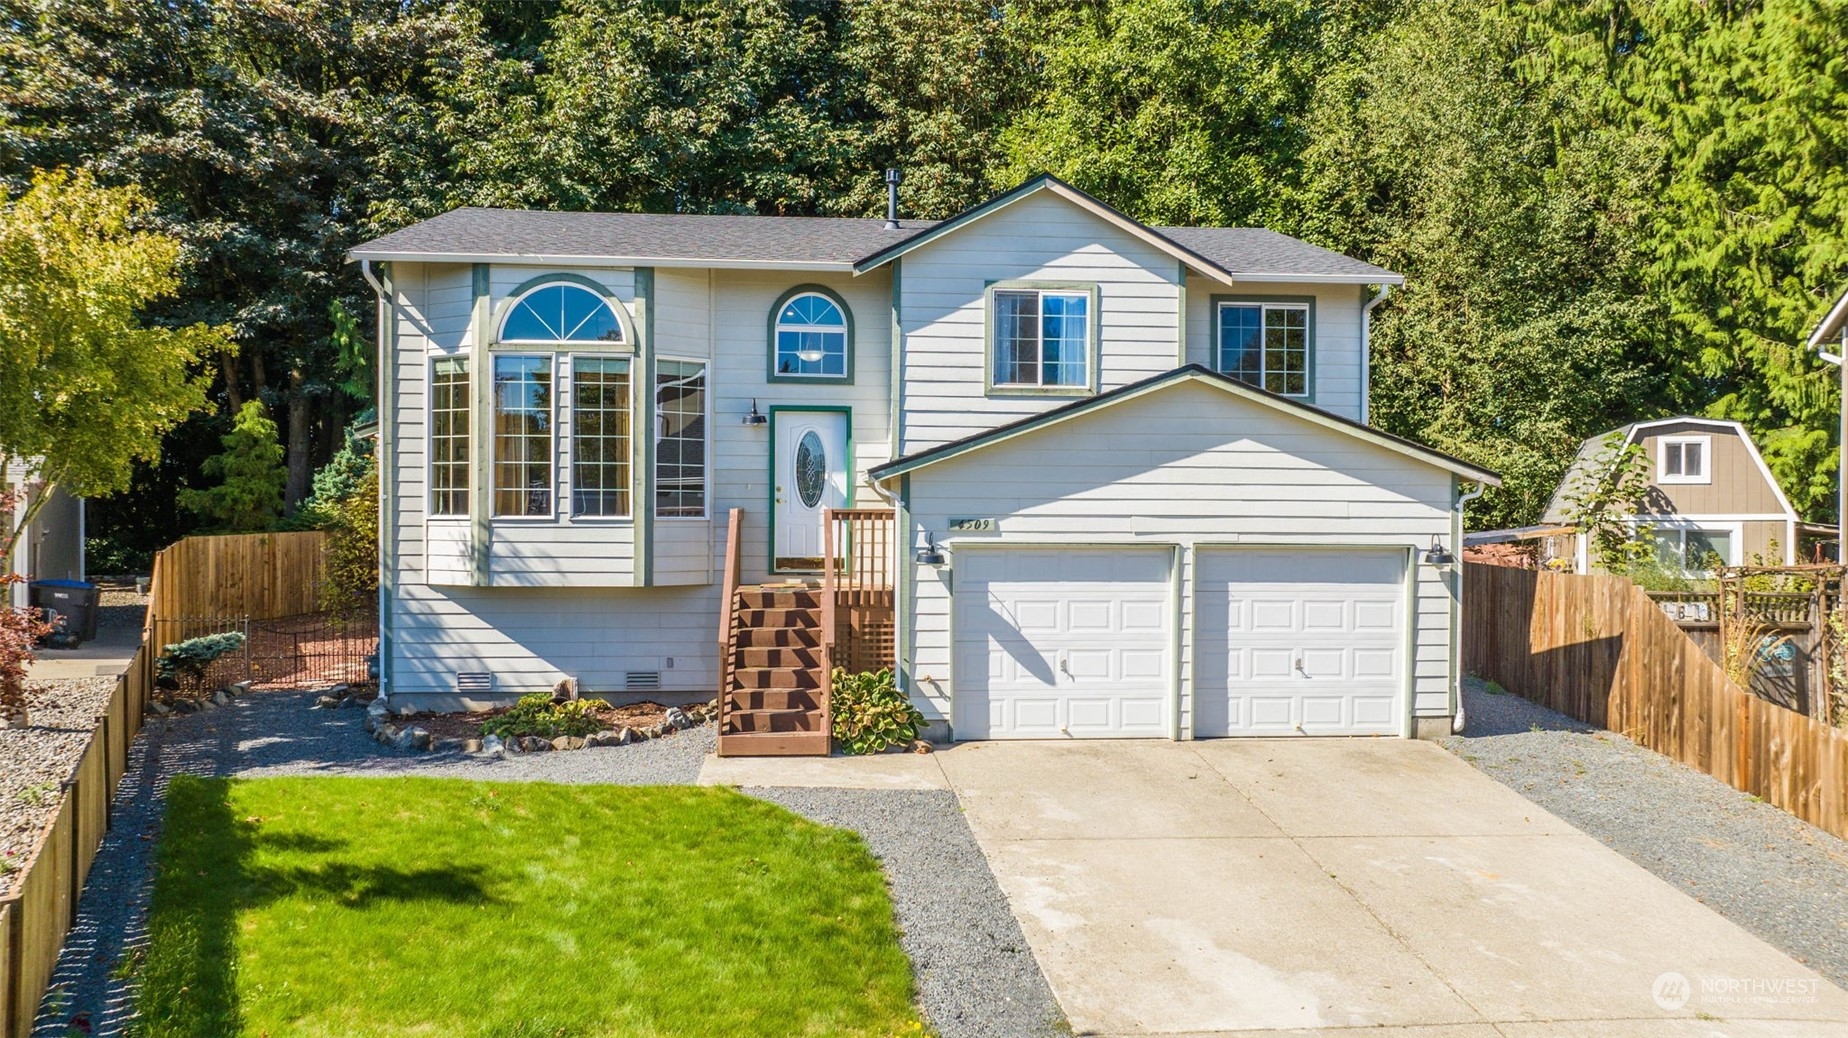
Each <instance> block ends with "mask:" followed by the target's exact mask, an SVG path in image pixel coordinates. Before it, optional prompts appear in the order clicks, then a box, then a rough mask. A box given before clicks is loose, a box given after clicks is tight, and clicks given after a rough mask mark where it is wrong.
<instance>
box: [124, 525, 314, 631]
mask: <svg viewBox="0 0 1848 1038" xmlns="http://www.w3.org/2000/svg"><path fill="white" fill-rule="evenodd" d="M326 556H327V535H326V534H324V533H322V532H320V531H319V530H311V531H306V532H302V533H239V534H226V535H224V536H218V537H188V538H186V539H185V540H182V541H178V542H175V543H174V544H172V545H170V546H169V547H167V548H165V549H163V550H162V551H161V552H160V553H159V554H157V555H155V556H154V579H153V582H152V583H151V584H150V585H149V586H148V615H149V616H150V617H169V616H188V615H190V616H203V615H215V616H249V617H252V618H271V617H278V616H297V615H300V614H302V613H315V612H319V611H320V610H321V579H322V574H323V572H324V570H325V560H326Z"/></svg>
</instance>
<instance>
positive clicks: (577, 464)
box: [571, 357, 629, 516]
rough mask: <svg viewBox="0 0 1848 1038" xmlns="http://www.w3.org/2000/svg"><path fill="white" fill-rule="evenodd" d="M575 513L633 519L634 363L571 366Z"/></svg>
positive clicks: (604, 360)
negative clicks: (631, 386) (631, 384)
mask: <svg viewBox="0 0 1848 1038" xmlns="http://www.w3.org/2000/svg"><path fill="white" fill-rule="evenodd" d="M571 511H572V513H573V514H575V515H597V516H622V515H628V514H629V362H628V361H627V360H617V359H613V358H608V357H577V358H574V359H573V360H572V362H571Z"/></svg>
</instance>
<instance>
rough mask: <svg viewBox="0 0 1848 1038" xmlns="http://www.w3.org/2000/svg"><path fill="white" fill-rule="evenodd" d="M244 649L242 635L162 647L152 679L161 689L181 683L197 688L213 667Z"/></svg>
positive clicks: (207, 637)
mask: <svg viewBox="0 0 1848 1038" xmlns="http://www.w3.org/2000/svg"><path fill="white" fill-rule="evenodd" d="M243 647H244V632H242V631H226V632H224V633H223V634H207V635H201V636H200V637H197V638H188V639H186V640H185V641H183V642H174V643H173V644H171V645H164V646H162V647H161V650H160V657H159V658H158V659H156V660H155V661H154V675H155V678H156V679H157V680H158V681H159V682H160V684H161V686H162V687H163V688H172V687H177V686H178V685H179V684H180V683H182V682H184V683H186V684H191V685H198V684H199V683H200V682H202V681H204V680H205V672H206V670H207V669H208V668H210V667H211V665H212V664H213V663H215V662H217V661H218V660H219V659H222V658H223V657H225V656H228V655H230V654H231V653H234V652H237V651H238V650H240V649H242V648H243Z"/></svg>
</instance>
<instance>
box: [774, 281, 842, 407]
mask: <svg viewBox="0 0 1848 1038" xmlns="http://www.w3.org/2000/svg"><path fill="white" fill-rule="evenodd" d="M809 296H814V297H815V298H816V299H819V300H821V301H822V302H824V303H827V304H828V305H829V306H831V307H833V308H834V309H835V310H837V311H839V312H840V315H841V323H840V325H839V326H835V325H826V324H799V323H786V322H785V321H784V320H783V311H785V310H787V309H789V308H790V307H791V306H793V305H795V303H796V301H797V300H799V299H806V298H808V297H809ZM785 331H791V332H803V331H815V332H820V333H822V334H825V335H839V336H840V337H841V370H840V373H839V374H829V373H827V372H822V371H783V370H782V369H781V362H782V359H783V332H785ZM797 360H798V362H800V360H801V358H800V357H798V358H797ZM769 378H770V380H771V381H772V382H778V381H782V380H784V379H795V380H801V381H804V382H836V383H851V382H852V381H853V314H852V313H851V312H850V311H849V310H848V309H847V303H846V301H844V300H842V299H840V298H839V297H837V296H835V295H834V294H833V293H831V292H824V291H822V290H821V289H820V288H819V287H813V286H806V285H803V286H797V287H796V288H793V289H791V290H790V291H789V293H788V294H787V295H785V296H784V297H783V298H782V299H781V300H779V301H778V302H777V304H776V309H775V310H774V311H772V312H771V315H770V375H769Z"/></svg>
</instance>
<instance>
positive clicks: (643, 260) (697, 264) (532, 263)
mask: <svg viewBox="0 0 1848 1038" xmlns="http://www.w3.org/2000/svg"><path fill="white" fill-rule="evenodd" d="M360 260H371V261H372V262H374V263H461V264H467V263H503V264H507V265H509V266H519V267H667V268H676V269H688V268H690V269H699V270H802V271H818V272H822V273H836V274H848V273H853V272H854V265H853V264H852V263H849V262H845V261H834V260H747V259H704V258H699V257H684V256H675V257H663V256H572V255H554V254H542V253H513V252H374V251H370V250H364V249H355V250H353V251H352V252H349V253H347V262H349V263H356V262H358V261H360Z"/></svg>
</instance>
